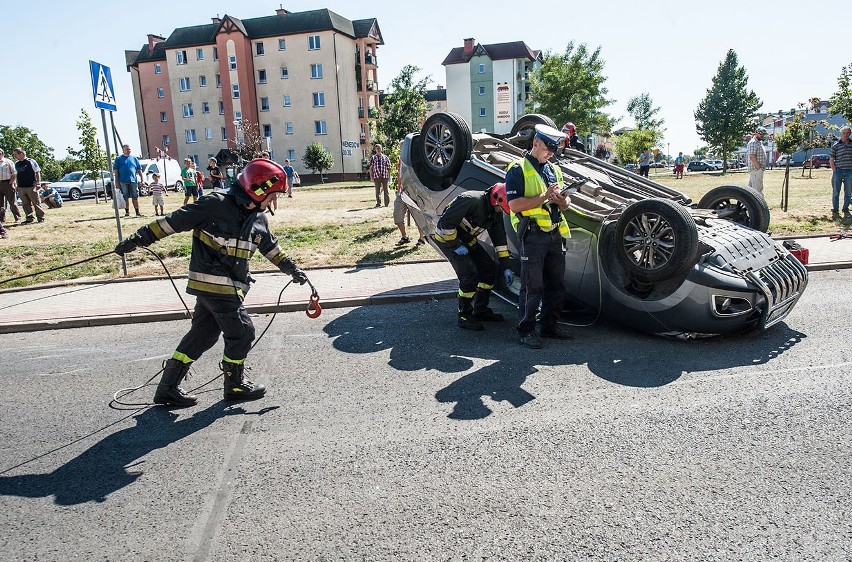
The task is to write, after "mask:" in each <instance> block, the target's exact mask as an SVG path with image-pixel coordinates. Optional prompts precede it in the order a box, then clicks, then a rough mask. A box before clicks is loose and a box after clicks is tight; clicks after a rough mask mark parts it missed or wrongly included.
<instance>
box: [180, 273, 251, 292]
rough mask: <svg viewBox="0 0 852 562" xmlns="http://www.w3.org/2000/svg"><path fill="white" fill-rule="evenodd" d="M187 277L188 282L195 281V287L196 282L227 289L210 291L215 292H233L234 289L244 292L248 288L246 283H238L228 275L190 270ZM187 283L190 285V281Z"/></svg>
mask: <svg viewBox="0 0 852 562" xmlns="http://www.w3.org/2000/svg"><path fill="white" fill-rule="evenodd" d="M187 277H189V281H190V282H193V281H194V282H195V283H196V285H195V286H196V287H198V286H199V285H198V284H203V285H206V286H212V287H224V288H227V289H228V291H218V290H217V291H211V292H215V293H220V292H225V293H230V294H233V293H234V291H235V290H239V291H241V292H246V291H248V289H249V286H248V285H247V284H245V283H240V282H239V281H237V280H235V279H231V278H230V277H225V276H224V275H211V274H209V273H199V272H197V271H190V272H189V274H188V275H187ZM187 285H189V286H192V285H191V284H190V283H187Z"/></svg>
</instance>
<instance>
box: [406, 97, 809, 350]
mask: <svg viewBox="0 0 852 562" xmlns="http://www.w3.org/2000/svg"><path fill="white" fill-rule="evenodd" d="M540 123H541V124H547V125H550V126H551V127H555V124H554V123H553V121H552V120H551V119H550V118H548V117H546V116H543V115H535V114H532V115H525V116H523V117H521V118H520V119H519V120H518V121H517V122H516V123H515V124H514V125H513V127H512V130H511V132H510V133H508V134H505V135H501V134H493V133H492V134H489V133H476V134H471V132H470V129H469V127H468V125H467V123H466V122H465V121H464V119H463V118H462V117H461V116H459V115H456V114H454V113H438V114H435V115H432V116H430V117H429V118H428V119H427V120H426V122H425V123H424V124H423V127H422V128H421V129H420V131H419V132H417V133H411V134H409V135H407V136H406V137H405V139H404V141H403V144H402V148H401V152H400V160H401V164H400V182H401V186H402V187H403V190H402V194H401V197H402V199H403V201H404V202H405V203H406V205H407V206H408V207H409V208H410V209H411V212H412V216H413V217H414V219H415V221H416V222H417V225H418V226H419V227H420V229H421V230H423V232H424V233H425V234H426V238H427V240H429V242H430V243H431V244H433V245H434V240H433V238H432V234H434V232H435V228H436V224H437V222H438V219H439V218H440V216H441V213H443V212H444V209H446V207H447V205H448V204H449V203H450V202H451V201H452V200H453V199H454V198H455V197H456V196H457V195H458V194H459V193H461V192H463V191H468V190H479V191H483V190H486V189H488V188H489V187H490V186H492V185H493V184H495V183H499V182H502V181H505V175H506V169H507V167H508V166H509V164H511V163H512V162H515V161H518V160H520V159H521V158H523V157H524V151H525V150H526V149H528V148H529V147H530V146H531V145H532V137H533V134H534V127H535V125H536V124H540ZM553 162H554V163H555V164H556V165H558V166H559V167H560V169H561V170H562V173H563V176H564V178H565V184H566V187H567V188H568V192H569V193H570V195H571V205H570V208H569V209H568V210H567V211H564V212H563V214H564V216H565V219H566V220H567V222H568V224H569V226H570V228H571V232H572V236H571V238H569V239H567V240H566V244H567V252H566V254H565V260H566V268H565V278H564V281H565V286H566V290H567V291H566V300H565V303H564V309H565V310H570V311H572V313H575V312H576V311H577V310H582V311H587V312H589V313H591V314H603V315H605V316H606V317H608V318H610V319H612V320H614V321H617V322H621V323H623V324H626V325H628V326H630V327H633V328H635V329H638V330H642V331H647V332H651V333H655V334H660V335H665V336H670V337H676V338H680V339H690V338H694V337H705V336H711V335H717V334H725V333H736V332H741V331H746V330H750V329H766V328H769V327H770V326H773V325H775V324H777V323H778V322H780V321H781V320H782V319H784V318H785V317H786V316H787V315H788V314H789V313H790V311H791V310H792V309H793V307H794V306H795V304H796V302H798V299H799V297H800V296H801V295H802V293H803V292H804V290H805V288H806V286H807V282H808V273H807V270H806V269H805V267H804V266H803V265H802V264H801V263H800V262H799V261H798V260H797V259H796V258H795V257H793V256H792V255H791V254H790V253H789V252H788V251H787V250H786V249H785V248H784V247H783V246H782V245H781V244H779V243H776V242H775V241H774V240H772V239H771V238H770V237H769V236H768V235H767V234H766V233H765V232H766V230H767V228H768V225H769V209H768V207H767V205H766V201H765V200H764V199H763V197H762V196H761V195H760V193H758V192H757V191H755V190H753V189H751V188H748V187H740V186H730V185H724V186H719V187H717V188H715V189H712V190H710V191H709V192H708V193H707V194H706V195H705V196H704V197H702V199H701V201H700V202H699V203H698V204H695V203H693V202H692V200H691V199H689V197H687V196H686V195H684V194H682V193H680V192H678V191H676V190H674V189H671V188H669V187H666V186H663V185H661V184H658V183H656V182H653V181H651V180H649V179H647V178H644V177H641V176H639V175H637V174H634V173H631V172H629V171H626V170H624V169H623V168H620V167H618V166H614V165H612V164H609V163H608V162H605V161H602V160H599V159H597V158H593V157H591V156H589V155H588V154H585V153H582V152H580V151H576V150H570V149H567V150H566V151H565V152H564V154H562V155H561V156H559V157H554V159H553ZM504 224H505V226H506V234H507V238H508V246H509V252H510V261H511V263H512V269H513V271H514V272H515V273H516V275H517V274H518V272H519V271H520V266H519V260H518V248H519V241H518V239H517V234H516V233H515V231H514V230H513V228H512V226H511V221H510V217H508V216H507V217H504ZM480 241H481V243H482V244H483V246H484V247H485V248H486V249H488V250H489V251H490V252H491V253H492V255H494V254H493V247H491V245H490V241H489V239H488V238H487V236H486V235H485V234H483V235H482V237H481V238H480ZM495 288H496V289H497V294H498V295H501V296H503V297H504V298H506V299H507V300H509V301H510V302H514V303H516V302H517V299H518V292H519V289H520V280H519V279H518V278H517V276H516V277H515V279H514V281H513V282H512V283H511V284H508V285H507V284H506V283H505V281H504V280H503V279H502V276H501V279H497V280H495Z"/></svg>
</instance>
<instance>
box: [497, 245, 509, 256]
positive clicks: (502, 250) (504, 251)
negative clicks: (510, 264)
mask: <svg viewBox="0 0 852 562" xmlns="http://www.w3.org/2000/svg"><path fill="white" fill-rule="evenodd" d="M494 251H495V252H496V253H497V257H498V258H508V257H509V246H494Z"/></svg>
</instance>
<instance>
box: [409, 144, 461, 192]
mask: <svg viewBox="0 0 852 562" xmlns="http://www.w3.org/2000/svg"><path fill="white" fill-rule="evenodd" d="M424 158H425V155H424V153H423V136H422V135H413V137H412V139H411V169H412V170H414V175H415V176H417V181H419V182H420V183H422V184H423V186H424V187H426V188H427V189H429V190H431V191H443V190H445V189H446V188H448V187H449V186H450V185H452V183H453V180H454V179H455V177H451V178H444V177H441V176H439V175H436V174H433V173H432V172H431V171H430V170H429V169H428V168H427V167H426V165H425V163H424Z"/></svg>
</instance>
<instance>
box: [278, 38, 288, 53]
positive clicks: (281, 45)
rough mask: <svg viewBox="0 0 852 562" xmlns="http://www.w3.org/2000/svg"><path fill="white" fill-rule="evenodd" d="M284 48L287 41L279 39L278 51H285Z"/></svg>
mask: <svg viewBox="0 0 852 562" xmlns="http://www.w3.org/2000/svg"><path fill="white" fill-rule="evenodd" d="M286 48H287V41H286V40H284V39H279V40H278V50H279V51H283V50H285V49H286Z"/></svg>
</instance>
